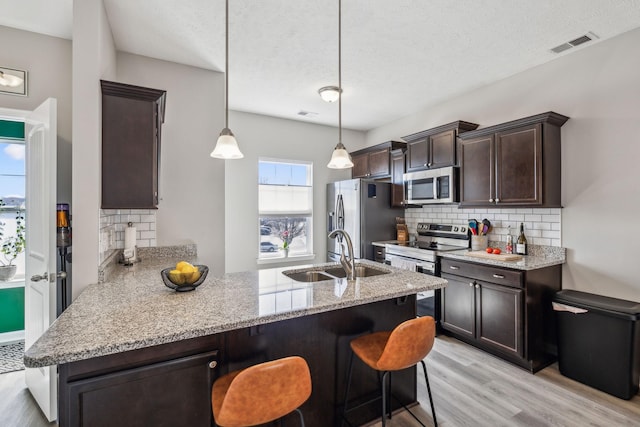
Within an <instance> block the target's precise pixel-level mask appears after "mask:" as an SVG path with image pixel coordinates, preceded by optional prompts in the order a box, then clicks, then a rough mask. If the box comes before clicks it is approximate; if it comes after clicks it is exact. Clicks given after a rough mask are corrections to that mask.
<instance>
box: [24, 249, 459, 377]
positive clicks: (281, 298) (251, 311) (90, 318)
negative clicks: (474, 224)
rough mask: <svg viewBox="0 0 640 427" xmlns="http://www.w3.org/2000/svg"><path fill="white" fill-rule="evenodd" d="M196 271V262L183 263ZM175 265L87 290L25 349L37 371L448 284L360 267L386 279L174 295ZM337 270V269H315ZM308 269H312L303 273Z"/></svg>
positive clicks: (282, 279)
mask: <svg viewBox="0 0 640 427" xmlns="http://www.w3.org/2000/svg"><path fill="white" fill-rule="evenodd" d="M187 260H188V261H190V262H192V263H196V260H195V259H187ZM176 261H178V260H177V259H167V258H165V259H145V260H143V261H142V262H141V263H137V264H134V265H133V266H132V267H124V266H118V267H117V268H116V269H115V271H114V272H113V273H112V275H111V277H110V280H109V281H107V282H104V283H99V284H93V285H90V286H88V287H87V288H86V289H85V290H84V291H83V292H82V294H80V296H79V297H78V298H77V299H76V300H75V301H74V302H73V303H72V304H71V305H70V306H69V308H68V309H67V310H65V312H64V313H62V315H61V316H60V317H59V318H58V319H56V321H55V322H54V323H53V324H52V325H51V326H50V328H49V329H48V330H47V331H46V332H45V333H44V334H43V335H42V336H41V337H40V338H39V339H38V340H37V341H36V342H35V343H34V344H33V345H32V346H31V347H30V348H29V349H27V351H26V353H25V356H24V363H25V366H27V367H30V368H34V367H41V366H49V365H55V364H62V363H68V362H73V361H78V360H84V359H90V358H94V357H99V356H105V355H109V354H114V353H120V352H123V351H128V350H135V349H139V348H144V347H149V346H154V345H159V344H165V343H169V342H176V341H180V340H184V339H188V338H195V337H200V336H205V335H210V334H216V333H220V332H225V331H230V330H234V329H240V328H246V327H250V326H255V325H259V324H264V323H270V322H275V321H279V320H284V319H291V318H295V317H302V316H306V315H310V314H315V313H321V312H327V311H331V310H337V309H341V308H347V307H351V306H357V305H363V304H368V303H371V302H376V301H382V300H387V299H390V298H396V297H401V296H405V295H411V294H415V293H418V292H422V291H426V290H430V289H437V288H442V287H444V286H445V285H446V283H447V282H446V280H443V279H441V278H438V277H434V276H429V275H426V274H420V273H415V272H409V271H405V270H400V269H397V268H394V267H390V266H384V265H382V264H379V263H374V262H372V261H366V260H359V261H358V263H362V264H367V265H368V266H370V267H371V268H374V269H378V270H387V271H391V274H383V275H377V276H372V277H364V278H358V279H356V280H355V281H347V280H345V279H334V280H326V281H322V282H311V283H304V282H297V281H294V280H292V279H290V278H289V277H287V276H285V275H283V274H282V271H284V270H291V271H300V270H303V269H304V268H305V266H296V267H289V268H274V269H266V270H259V271H250V272H243V273H230V274H226V275H224V276H220V277H215V276H213V275H211V274H210V275H209V276H208V277H207V278H206V280H205V281H204V283H203V284H202V285H200V286H199V287H198V288H197V289H196V290H194V291H192V292H175V291H173V290H171V289H169V288H167V287H166V286H164V284H163V283H162V279H161V277H160V270H162V269H163V268H167V267H170V266H172V265H175V262H176ZM321 266H339V264H335V263H327V264H318V265H316V266H313V267H314V268H316V267H318V268H319V267H321ZM307 267H312V266H307Z"/></svg>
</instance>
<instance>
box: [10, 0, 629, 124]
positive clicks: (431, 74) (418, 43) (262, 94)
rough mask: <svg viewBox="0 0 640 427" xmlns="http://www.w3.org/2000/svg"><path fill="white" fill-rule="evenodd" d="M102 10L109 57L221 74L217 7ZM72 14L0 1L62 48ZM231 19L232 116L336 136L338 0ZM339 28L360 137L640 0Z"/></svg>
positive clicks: (13, 22) (625, 19)
mask: <svg viewBox="0 0 640 427" xmlns="http://www.w3.org/2000/svg"><path fill="white" fill-rule="evenodd" d="M104 4H105V9H106V11H107V16H108V18H109V22H110V24H111V28H112V31H113V37H114V40H115V44H116V48H117V49H118V50H120V51H125V52H130V53H134V54H139V55H145V56H149V57H153V58H158V59H163V60H167V61H174V62H178V63H183V64H188V65H193V66H196V67H202V68H207V69H213V70H218V71H221V70H224V0H188V1H187V0H182V1H181V0H135V1H132V0H104ZM72 6H73V0H20V1H15V0H0V10H2V13H1V14H0V25H4V26H8V27H15V28H20V29H24V30H29V31H34V32H38V33H44V34H48V35H53V36H57V37H63V38H69V39H70V38H71V34H72V9H73V7H72ZM229 8H230V11H229V20H230V23H229V33H230V35H229V37H230V42H229V43H230V46H229V68H230V69H229V85H230V88H229V91H230V97H229V105H230V108H232V109H234V110H239V111H247V112H255V113H260V114H267V115H271V116H278V117H284V118H290V119H298V120H303V121H309V122H314V123H322V124H329V125H336V124H337V116H338V114H337V104H326V103H324V102H323V101H322V100H321V99H320V97H319V96H318V94H317V90H318V89H319V88H320V87H322V86H327V85H337V74H338V70H337V67H338V60H337V43H338V37H337V33H338V23H337V12H338V2H337V0H231V1H230V6H229ZM342 27H343V28H342V46H343V50H342V76H343V89H344V98H343V125H344V126H345V127H347V128H351V129H358V130H368V129H371V128H375V127H377V126H380V125H383V124H385V123H388V122H391V121H393V120H396V119H398V118H401V117H404V116H406V115H409V114H411V113H414V112H417V111H419V110H420V109H422V108H425V107H428V106H430V105H433V104H436V103H438V102H441V101H443V100H446V99H448V98H450V97H453V96H455V95H457V94H460V93H464V92H467V91H469V90H472V89H474V88H477V87H481V86H483V85H486V84H489V83H492V82H494V81H497V80H499V79H502V78H505V77H507V76H510V75H513V74H516V73H518V72H521V71H523V70H526V69H528V68H532V67H535V66H537V65H540V64H543V63H545V62H547V61H551V60H553V59H555V58H558V57H560V56H564V55H570V54H572V53H573V52H575V51H578V50H580V49H583V48H587V47H588V46H590V45H593V44H595V43H600V42H602V41H603V40H606V39H608V38H611V37H613V36H616V35H618V34H621V33H623V32H626V31H629V30H631V29H634V28H637V27H640V0H615V1H611V0H536V1H532V0H509V1H507V0H484V1H481V0H455V1H452V0H429V1H426V0H396V1H390V0H344V1H343V5H342ZM590 31H591V32H593V33H594V34H596V35H597V36H598V37H599V39H597V40H595V41H592V42H589V43H587V44H584V45H582V46H580V47H576V48H573V49H570V50H569V51H566V52H563V53H561V54H554V53H552V52H550V49H551V48H553V47H555V46H557V45H559V44H562V43H564V42H567V41H569V40H573V39H575V38H577V37H579V36H581V35H583V34H586V33H587V32H590ZM0 65H3V66H11V64H0ZM301 110H304V111H310V112H314V113H318V115H317V116H316V117H315V118H308V117H307V118H303V117H301V116H299V115H298V112H299V111H301Z"/></svg>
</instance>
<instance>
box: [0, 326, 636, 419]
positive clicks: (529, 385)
mask: <svg viewBox="0 0 640 427" xmlns="http://www.w3.org/2000/svg"><path fill="white" fill-rule="evenodd" d="M426 362H427V370H428V372H429V380H430V381H431V390H432V392H433V394H434V400H435V406H436V415H437V417H438V425H439V426H443V427H454V426H456V427H457V426H476V427H477V426H480V427H484V426H487V427H494V426H527V427H529V426H533V427H542V426H558V427H574V426H575V427H584V426H592V427H623V426H628V427H632V426H633V427H640V395H637V396H635V397H634V398H633V399H631V400H629V401H627V400H622V399H618V398H616V397H613V396H610V395H608V394H606V393H603V392H600V391H598V390H595V389H593V388H591V387H588V386H585V385H583V384H580V383H578V382H575V381H572V380H570V379H568V378H565V377H563V376H562V375H560V372H559V371H558V368H557V366H556V365H552V366H550V367H548V368H546V369H544V370H542V371H540V372H538V373H537V374H536V375H531V374H529V373H528V372H526V371H525V370H523V369H521V368H518V367H515V366H513V365H511V364H509V363H507V362H504V361H502V360H500V359H498V358H496V357H493V356H491V355H489V354H487V353H485V352H482V351H480V350H477V349H475V348H474V347H471V346H468V345H466V344H464V343H461V342H460V341H458V340H455V339H452V338H448V337H438V338H437V339H436V343H435V345H434V348H433V350H432V351H431V353H430V354H429V356H428V357H427V359H426ZM418 374H419V375H418V379H419V382H418V399H419V401H420V404H421V405H420V406H419V407H414V408H413V411H414V413H416V414H417V415H418V417H419V418H420V419H422V420H423V422H424V423H425V425H428V426H430V425H433V422H432V420H431V411H430V409H429V400H428V397H427V391H426V387H425V384H424V376H423V375H422V370H421V369H420V370H418ZM55 425H56V423H51V424H49V423H47V421H46V419H45V418H44V416H43V415H42V413H41V412H40V410H39V409H38V407H37V405H36V403H35V401H34V400H33V398H32V397H31V395H30V394H29V392H28V391H27V389H26V388H25V385H24V372H23V371H19V372H11V373H8V374H2V375H0V426H3V427H4V426H7V427H23V426H24V427H41V426H43V427H45V426H49V427H50V426H55ZM380 425H381V423H380V422H377V423H374V424H372V426H373V427H379V426H380ZM416 425H417V423H416V421H415V420H414V419H413V418H411V417H410V416H409V415H408V414H406V413H405V414H402V413H401V414H396V415H394V417H393V418H392V419H391V420H389V421H388V422H387V426H389V427H405V426H406V427H413V426H416ZM185 427H186V426H185Z"/></svg>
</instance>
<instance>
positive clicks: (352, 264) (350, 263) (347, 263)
mask: <svg viewBox="0 0 640 427" xmlns="http://www.w3.org/2000/svg"><path fill="white" fill-rule="evenodd" d="M338 235H341V236H342V237H344V240H346V241H347V248H348V249H349V257H347V256H346V255H345V254H344V253H345V250H344V243H343V242H342V239H338V242H340V247H341V248H342V250H341V251H340V264H342V268H344V272H345V273H346V274H347V280H355V279H356V260H355V258H354V257H353V244H352V243H351V237H349V234H348V233H347V232H346V231H344V230H341V229H339V228H337V229H335V230H333V231H332V232H331V233H329V237H330V238H332V239H335V238H336V236H338Z"/></svg>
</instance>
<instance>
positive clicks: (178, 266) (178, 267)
mask: <svg viewBox="0 0 640 427" xmlns="http://www.w3.org/2000/svg"><path fill="white" fill-rule="evenodd" d="M185 268H190V269H193V265H191V264H190V263H188V262H187V261H180V262H179V263H177V264H176V270H180V271H185ZM189 271H190V272H192V271H193V270H189Z"/></svg>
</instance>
